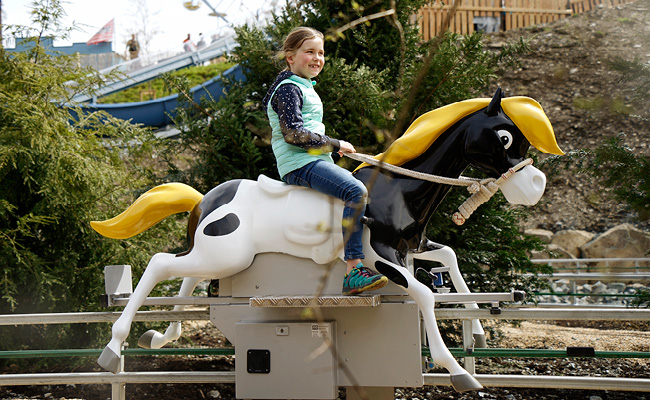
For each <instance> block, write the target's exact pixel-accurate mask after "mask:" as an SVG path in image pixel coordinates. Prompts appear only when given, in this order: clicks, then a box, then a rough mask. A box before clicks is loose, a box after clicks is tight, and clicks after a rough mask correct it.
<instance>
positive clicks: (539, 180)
mask: <svg viewBox="0 0 650 400" xmlns="http://www.w3.org/2000/svg"><path fill="white" fill-rule="evenodd" d="M533 188H534V189H535V190H544V189H545V188H546V179H544V175H535V176H534V177H533Z"/></svg>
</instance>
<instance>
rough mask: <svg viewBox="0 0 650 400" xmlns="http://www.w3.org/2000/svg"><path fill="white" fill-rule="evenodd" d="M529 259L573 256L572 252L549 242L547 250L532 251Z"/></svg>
mask: <svg viewBox="0 0 650 400" xmlns="http://www.w3.org/2000/svg"><path fill="white" fill-rule="evenodd" d="M530 258H531V260H545V259H549V258H575V257H574V256H573V254H571V253H569V252H568V251H566V250H565V249H564V248H562V247H560V246H558V245H556V244H549V245H548V247H547V251H533V252H532V254H531V255H530Z"/></svg>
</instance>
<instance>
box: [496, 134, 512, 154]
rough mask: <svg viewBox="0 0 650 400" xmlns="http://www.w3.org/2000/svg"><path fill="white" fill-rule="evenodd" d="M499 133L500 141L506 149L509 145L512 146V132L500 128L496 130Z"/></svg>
mask: <svg viewBox="0 0 650 400" xmlns="http://www.w3.org/2000/svg"><path fill="white" fill-rule="evenodd" d="M497 133H498V134H499V138H500V139H501V143H503V147H504V148H505V149H506V150H508V149H509V148H510V146H512V134H511V133H510V132H508V131H504V130H500V131H498V132H497Z"/></svg>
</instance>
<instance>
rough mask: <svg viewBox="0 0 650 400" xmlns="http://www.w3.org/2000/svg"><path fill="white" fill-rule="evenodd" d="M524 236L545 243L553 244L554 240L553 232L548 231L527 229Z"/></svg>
mask: <svg viewBox="0 0 650 400" xmlns="http://www.w3.org/2000/svg"><path fill="white" fill-rule="evenodd" d="M524 235H528V236H533V237H536V238H538V239H539V240H541V241H542V242H544V243H551V239H552V238H553V232H551V231H548V230H546V229H526V230H525V231H524Z"/></svg>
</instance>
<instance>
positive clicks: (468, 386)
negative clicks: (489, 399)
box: [451, 374, 483, 392]
mask: <svg viewBox="0 0 650 400" xmlns="http://www.w3.org/2000/svg"><path fill="white" fill-rule="evenodd" d="M451 385H452V386H453V387H454V390H456V391H457V392H467V391H470V390H478V389H483V385H481V384H480V383H479V381H477V380H476V378H474V377H473V376H472V375H470V374H461V375H452V376H451Z"/></svg>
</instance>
